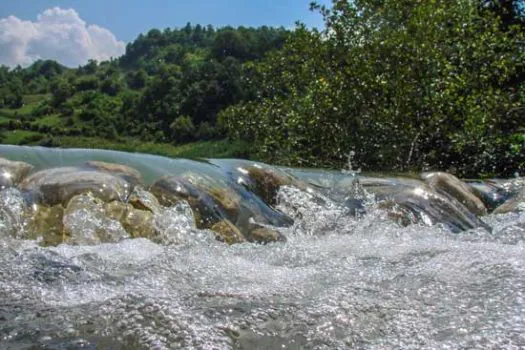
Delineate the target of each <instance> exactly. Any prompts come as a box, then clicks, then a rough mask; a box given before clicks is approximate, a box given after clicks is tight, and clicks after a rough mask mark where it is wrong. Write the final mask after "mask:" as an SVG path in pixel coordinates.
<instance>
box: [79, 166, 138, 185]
mask: <svg viewBox="0 0 525 350" xmlns="http://www.w3.org/2000/svg"><path fill="white" fill-rule="evenodd" d="M86 167H87V168H90V169H93V170H98V171H101V172H105V173H109V174H113V175H116V176H119V177H121V178H123V179H124V180H126V181H127V182H128V183H129V184H130V185H131V186H133V187H134V186H138V185H142V184H143V183H144V180H143V179H142V175H141V173H140V172H139V171H138V170H136V169H133V168H132V167H129V166H127V165H122V164H114V163H106V162H100V161H95V160H92V161H89V162H87V163H86Z"/></svg>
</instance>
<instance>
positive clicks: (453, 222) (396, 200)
mask: <svg viewBox="0 0 525 350" xmlns="http://www.w3.org/2000/svg"><path fill="white" fill-rule="evenodd" d="M380 207H390V208H391V209H394V210H393V211H392V210H391V212H390V214H389V216H391V217H392V218H397V220H396V221H398V222H401V223H403V224H410V223H416V222H418V223H419V222H421V223H425V224H426V225H435V224H438V223H441V224H444V225H446V226H447V227H449V228H450V230H451V231H453V232H460V231H464V230H468V229H472V228H476V227H484V228H486V229H487V230H489V231H490V230H491V229H490V227H489V226H488V225H487V224H485V223H484V222H483V221H481V219H479V218H478V217H477V216H475V215H474V214H473V213H471V212H470V211H469V210H468V209H466V208H465V207H464V206H463V205H462V204H461V203H459V202H457V201H455V200H452V199H451V198H449V197H448V196H444V195H442V194H440V193H438V192H436V191H434V190H432V189H431V188H429V187H426V186H418V187H414V188H407V189H403V190H401V191H400V192H398V193H396V194H394V195H393V196H392V199H391V202H390V201H387V202H386V203H383V204H381V205H380ZM403 215H405V217H403Z"/></svg>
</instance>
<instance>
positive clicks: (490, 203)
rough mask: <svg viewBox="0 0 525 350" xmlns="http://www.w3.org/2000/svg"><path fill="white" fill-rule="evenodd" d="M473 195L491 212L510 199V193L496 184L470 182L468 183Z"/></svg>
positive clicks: (489, 181)
mask: <svg viewBox="0 0 525 350" xmlns="http://www.w3.org/2000/svg"><path fill="white" fill-rule="evenodd" d="M466 184H467V186H469V188H470V190H471V192H472V193H474V194H475V195H476V196H477V197H478V198H479V199H481V200H482V201H483V203H484V204H485V207H487V209H488V210H489V211H493V210H494V209H496V208H497V207H499V206H500V205H502V204H503V203H504V202H505V201H506V200H507V199H508V198H509V195H510V193H509V191H508V190H507V189H505V188H503V187H501V186H500V185H498V184H497V183H496V182H494V181H491V180H488V181H470V182H467V183H466Z"/></svg>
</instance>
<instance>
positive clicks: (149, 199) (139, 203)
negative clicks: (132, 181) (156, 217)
mask: <svg viewBox="0 0 525 350" xmlns="http://www.w3.org/2000/svg"><path fill="white" fill-rule="evenodd" d="M128 203H129V204H131V205H132V206H133V207H134V208H135V209H139V210H147V211H150V212H152V213H155V212H159V211H160V209H161V205H160V203H159V200H158V199H157V197H155V196H154V195H153V194H152V193H151V192H148V191H146V190H144V189H142V188H141V187H135V189H134V190H133V192H132V193H131V194H130V196H129V198H128Z"/></svg>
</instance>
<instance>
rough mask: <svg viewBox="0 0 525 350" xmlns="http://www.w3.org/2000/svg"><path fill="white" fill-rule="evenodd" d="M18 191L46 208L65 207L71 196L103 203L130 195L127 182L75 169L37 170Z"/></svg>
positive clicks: (115, 177)
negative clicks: (84, 195) (93, 198)
mask: <svg viewBox="0 0 525 350" xmlns="http://www.w3.org/2000/svg"><path fill="white" fill-rule="evenodd" d="M20 188H21V189H22V190H24V191H29V192H30V193H31V194H33V195H34V196H35V197H36V199H37V201H38V202H40V203H42V204H45V205H49V206H53V205H57V204H62V205H64V206H67V204H68V202H69V200H70V199H71V198H72V197H74V196H76V195H80V194H86V193H91V194H92V195H93V196H94V197H96V198H99V199H101V200H103V201H104V202H111V201H114V200H120V201H124V200H126V199H127V197H128V195H129V192H130V185H129V184H128V182H127V181H126V180H124V179H122V178H120V177H118V176H114V175H111V174H108V173H104V172H99V171H95V170H84V169H79V168H74V167H62V168H53V169H46V170H42V171H39V172H37V173H35V174H33V175H31V176H29V177H28V178H26V179H25V180H24V181H22V183H21V184H20Z"/></svg>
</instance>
